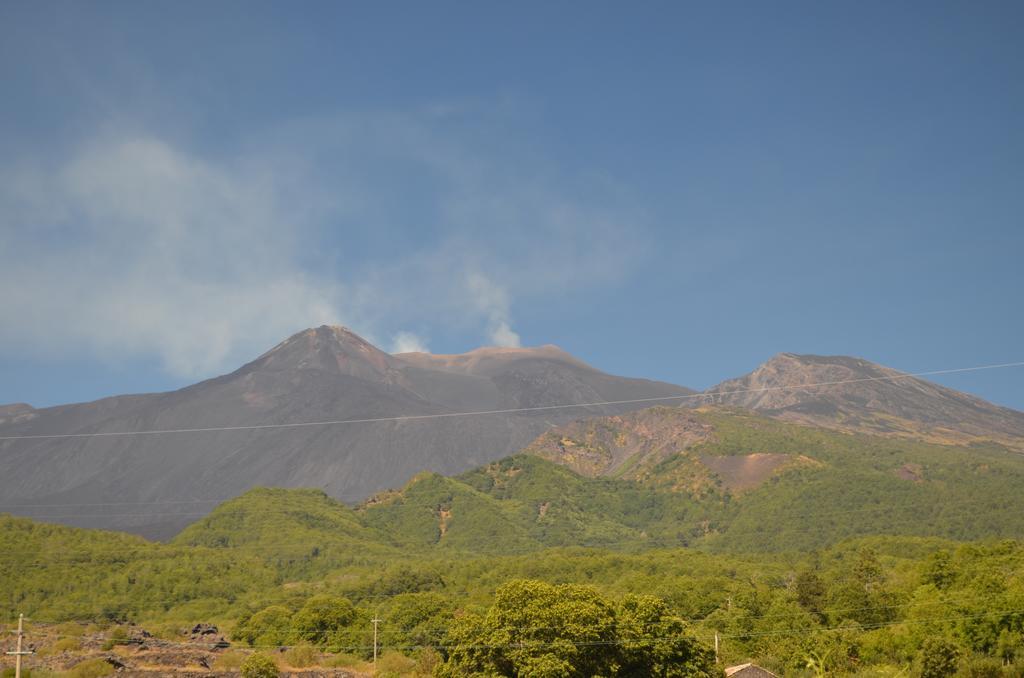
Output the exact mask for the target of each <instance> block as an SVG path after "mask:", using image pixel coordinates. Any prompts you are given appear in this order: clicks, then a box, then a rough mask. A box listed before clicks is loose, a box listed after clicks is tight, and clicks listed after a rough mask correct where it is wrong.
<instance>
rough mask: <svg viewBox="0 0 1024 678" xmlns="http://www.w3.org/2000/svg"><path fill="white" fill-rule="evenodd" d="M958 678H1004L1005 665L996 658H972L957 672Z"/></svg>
mask: <svg viewBox="0 0 1024 678" xmlns="http://www.w3.org/2000/svg"><path fill="white" fill-rule="evenodd" d="M956 675H957V677H958V678H1003V676H1005V675H1006V673H1005V672H1004V671H1003V663H1002V662H1001V661H999V660H998V659H996V658H995V657H971V658H970V659H968V660H967V661H965V662H963V664H961V666H960V670H959V671H957V672H956Z"/></svg>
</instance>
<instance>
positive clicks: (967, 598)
mask: <svg viewBox="0 0 1024 678" xmlns="http://www.w3.org/2000/svg"><path fill="white" fill-rule="evenodd" d="M696 416H699V417H701V418H703V420H704V421H705V422H706V423H707V424H708V425H710V426H711V427H712V429H713V435H711V436H709V437H708V438H707V439H706V440H704V441H703V442H701V443H699V444H697V445H695V446H693V447H692V448H689V449H687V450H685V453H682V454H677V455H666V456H665V457H664V458H662V459H661V460H660V461H659V462H658V463H657V464H655V465H654V467H653V468H655V470H657V468H658V467H659V466H661V467H662V468H663V469H665V470H666V472H667V473H670V474H673V473H674V474H675V477H683V476H684V475H685V474H687V473H698V472H699V473H700V474H704V475H705V477H706V478H707V479H708V484H705V485H704V486H702V489H701V490H700V491H699V492H696V493H693V494H691V493H688V492H685V491H681V490H680V489H679V488H678V486H674V487H670V488H666V487H665V486H664V485H662V484H660V483H658V482H656V481H652V480H651V478H650V477H649V476H644V477H640V478H636V479H632V480H625V479H621V478H610V477H584V476H580V475H578V474H576V473H574V472H573V471H571V470H569V469H568V468H566V467H564V466H561V465H559V464H556V463H554V462H552V461H548V460H545V459H541V458H539V457H535V456H530V455H518V456H515V457H511V458H508V459H505V460H502V461H499V462H496V463H494V464H490V465H488V466H486V467H483V468H480V469H476V470H474V471H471V472H469V473H466V474H463V475H461V476H459V477H456V478H446V477H442V476H438V475H436V474H430V473H425V474H421V475H420V476H418V477H416V478H414V479H413V480H412V481H411V482H410V483H409V484H408V485H407V486H406V487H404V488H402V489H401V490H397V491H392V492H388V493H384V494H382V495H380V496H378V497H376V498H374V499H372V500H370V501H368V502H366V503H365V504H363V505H361V506H357V507H354V508H353V507H349V506H347V505H345V504H342V503H340V502H338V501H335V500H333V499H331V498H329V497H327V496H326V495H324V494H323V493H322V492H319V491H315V490H278V489H256V490H253V491H250V492H248V493H246V494H245V495H243V496H241V497H238V498H236V499H234V500H231V501H229V502H226V503H225V504H223V505H222V506H220V507H218V508H217V509H216V510H215V511H214V512H213V513H212V514H210V515H209V516H207V517H206V518H204V519H202V520H200V521H198V522H197V523H195V524H194V525H192V526H191V527H189V528H188V529H186V530H185V531H184V532H182V533H181V534H180V535H178V537H176V538H175V539H174V540H173V541H172V542H170V543H166V544H161V543H151V542H146V541H144V540H142V539H139V538H135V537H130V536H127V535H122V534H116V533H104V532H96V531H86V530H78V529H73V528H66V527H57V526H53V525H46V524H42V523H38V522H34V521H31V520H27V519H21V518H13V517H3V518H0V608H2V613H3V614H4V615H5V616H6V617H8V618H12V617H14V616H15V615H16V613H18V612H24V613H26V614H28V615H30V616H31V617H32V618H33V619H35V620H36V621H37V623H45V622H54V623H56V622H61V621H65V620H69V619H77V620H83V621H93V622H100V623H111V622H123V621H133V622H139V623H143V624H145V625H147V626H148V627H150V628H151V629H153V630H156V631H160V632H161V633H163V634H164V635H167V636H169V637H175V634H176V630H177V629H180V628H184V627H187V626H190V625H192V624H194V623H196V622H200V621H212V622H216V623H218V624H220V625H222V626H223V627H225V628H227V629H229V630H232V631H231V632H232V633H233V634H234V637H235V639H236V640H237V641H238V642H240V643H243V644H245V645H249V644H251V645H255V646H260V645H275V646H276V645H281V644H285V645H290V644H299V643H312V644H313V645H315V646H317V647H319V648H322V649H325V650H332V651H337V652H347V653H349V654H353V655H365V653H366V652H367V651H368V647H369V643H370V642H371V637H370V635H368V634H370V633H371V625H370V623H369V620H370V619H371V618H372V617H373V616H374V615H377V616H379V617H380V618H383V619H385V620H386V623H385V624H384V625H383V627H382V629H381V634H382V635H381V639H382V642H383V643H384V644H385V645H387V646H389V647H391V648H394V649H396V650H400V651H401V652H404V653H406V654H408V655H410V656H411V655H416V656H419V655H418V654H417V653H422V652H423V651H424V650H423V649H422V648H424V647H430V648H432V649H431V650H430V651H431V652H434V653H436V655H437V656H436V657H435V659H436V660H437V661H442V662H443V660H445V659H446V658H447V659H449V660H450V661H452V662H460V661H470V662H472V661H478V660H479V661H485V660H486V661H490V660H489V659H486V658H485V659H481V658H480V657H476V656H474V657H470V656H468V655H459V656H461V657H462V658H461V659H458V658H456V655H457V654H458V653H457V652H456V651H455V649H453V648H457V647H459V646H460V643H461V644H463V645H464V644H465V643H467V642H470V641H469V640H467V639H472V638H477V639H478V640H479V639H480V638H485V639H486V638H492V637H496V636H494V634H499V635H500V634H501V633H504V631H502V630H501V629H502V628H504V627H502V626H501V625H500V624H499V625H498V626H494V627H493V628H492V627H487V628H490V629H491V630H490V631H480V630H479V629H474V628H470V627H472V624H470V627H467V626H466V624H465V623H462V622H459V623H456V620H457V619H462V618H463V617H465V615H476V616H475V617H474V616H470V617H466V618H468V619H479V620H485V619H488V618H489V617H488V614H492V616H493V615H498V616H497V617H494V618H495V619H500V618H502V617H501V616H500V615H501V613H500V611H499V612H493V613H489V612H488V608H489V607H490V606H491V605H492V604H494V603H495V598H494V596H495V592H496V591H498V590H499V589H500V588H501V587H502V586H503V585H505V584H506V583H507V582H510V581H517V580H531V581H532V580H536V581H543V582H549V583H551V584H579V585H584V586H589V587H592V588H593V590H594V591H595V592H596V595H599V596H603V597H604V598H605V600H606V602H600V601H598V600H597V599H594V601H592V603H593V604H594V605H598V606H601V605H606V606H607V609H608V610H610V611H612V612H614V611H615V610H618V612H615V614H626V612H624V610H626V609H627V608H629V606H630V605H633V606H634V607H635V606H636V605H638V604H639V603H636V602H635V601H634V602H631V603H627V600H632V599H629V598H628V596H630V595H631V594H649V595H652V596H654V598H656V599H657V600H658V601H661V602H659V603H657V604H655V603H653V602H650V601H647V602H645V603H644V605H646V606H648V607H645V608H644V609H661V608H659V607H658V605H664V606H665V607H664V610H663V612H659V613H658V614H659V615H662V616H663V617H664V620H663V622H664V624H668V626H666V627H665V628H669V627H671V628H673V629H676V628H678V629H684V630H685V633H687V634H689V633H692V634H694V637H695V638H696V639H697V642H698V643H702V644H703V647H705V648H707V647H710V644H711V642H712V639H713V636H714V634H715V632H717V633H718V634H719V639H720V641H721V644H722V654H723V660H725V661H737V662H738V661H741V660H747V659H756V660H758V661H759V662H761V663H764V664H766V665H768V666H770V667H774V668H776V669H778V670H780V671H785V672H787V675H790V674H793V673H795V672H796V671H798V670H804V669H806V665H807V663H808V661H811V662H812V663H814V662H818V663H819V664H824V665H827V667H828V671H830V672H832V673H837V672H838V673H851V674H856V673H866V672H867V673H869V672H870V671H874V670H875V668H872V667H888V668H881V669H878V670H880V671H890V674H892V675H894V673H893V672H896V671H899V670H900V667H911V666H917V664H914V662H920V661H923V659H922V657H921V656H920V653H921V648H922V646H923V639H924V638H926V637H939V638H942V639H945V641H948V643H950V644H951V645H950V647H952V648H953V649H954V650H955V652H957V653H959V654H958V655H957V656H958V657H960V659H958V660H957V661H958V662H960V663H961V664H964V665H965V666H967V665H968V664H970V665H973V664H972V662H973V663H978V662H980V664H979V666H981V665H983V664H984V662H985V661H989V660H986V659H985V657H989V658H990V659H991V660H992V661H996V660H997V659H998V661H999V662H1003V663H1007V664H1008V665H1009V664H1010V663H1011V660H1014V661H1015V658H1016V657H1017V654H1018V653H1021V652H1024V649H1022V648H1021V642H1022V640H1021V633H1022V632H1024V545H1022V544H1021V542H1020V541H1019V540H1020V539H1021V537H1022V536H1024V502H1022V500H1021V498H1020V493H1019V488H1020V487H1024V484H1022V481H1024V460H1022V458H1021V457H1020V456H1019V455H1016V454H1014V453H1011V452H1008V451H1007V450H1004V449H1001V448H998V447H976V448H957V447H947V446H939V445H932V444H924V443H916V442H913V441H907V440H897V439H889V438H878V437H869V436H855V435H848V434H842V433H835V432H828V431H822V430H817V429H811V428H806V427H801V426H796V425H791V424H786V423H781V422H778V421H773V420H768V419H764V418H761V417H756V416H752V415H747V414H743V413H739V412H735V411H705V412H700V413H698V414H697V415H696ZM611 439H614V438H611ZM765 459H769V460H774V461H772V464H773V465H772V466H770V467H763V468H762V467H760V466H758V464H760V463H761V462H762V461H763V460H765ZM779 459H792V460H797V461H796V462H795V463H788V462H787V463H782V464H778V463H776V462H777V460H779ZM723 460H724V461H723ZM682 465H690V466H691V467H692V468H690V469H680V468H679V467H680V466H682ZM697 465H700V466H701V467H700V468H697ZM712 469H722V475H719V474H718V473H716V472H714V471H713V470H712ZM736 469H739V470H738V471H736ZM766 469H767V470H766ZM734 471H735V472H734ZM740 472H742V473H744V474H746V476H743V478H742V480H743V483H745V484H740V483H737V482H736V478H739V477H740V476H739V475H737V473H740ZM730 474H732V475H730ZM752 477H753V478H755V479H756V480H757V482H756V483H753V484H751V483H750V482H749V480H750V478H752ZM524 590H531V591H533V590H535V589H532V588H528V589H524ZM536 590H540V589H536ZM560 590H561V589H560ZM565 590H566V591H568V590H569V589H565ZM573 590H574V591H575V589H573ZM577 594H578V595H582V596H583V597H584V598H586V597H587V595H589V594H582V593H578V592H577V593H574V594H573V595H577ZM543 595H545V596H546V595H549V594H548V593H544V594H543ZM588 604H590V603H588ZM651 605H653V606H654V607H650V606H651ZM623 606H625V607H623ZM602 609H604V608H602ZM629 609H633V608H629ZM602 614H603V613H602ZM629 614H633V612H630V613H629ZM324 615H326V616H324ZM664 615H668V616H664ZM670 617H671V619H678V620H680V621H678V622H676V621H671V620H670V619H669V618H670ZM658 618H659V619H661V618H662V617H658ZM311 620H312V621H311ZM325 620H326V621H325ZM663 622H662V621H658V622H657V624H662V623H663ZM480 623H481V624H483V623H484V622H480ZM651 623H652V624H654V626H651V628H655V627H656V626H657V624H655V623H654V622H651ZM680 623H682V624H684V626H682V627H679V626H677V625H678V624H680ZM311 624H312V626H310V625H311ZM310 628H315V629H319V630H317V631H315V633H314V632H313V631H309V629H310ZM481 628H483V627H481ZM615 628H619V627H618V626H616V627H615ZM622 628H627V627H622ZM659 628H660V627H659ZM478 631H479V633H483V634H484V635H482V636H481V635H478ZM682 632H683V631H682V630H681V631H680V633H682ZM616 633H617V632H616ZM311 634H312V635H311ZM617 638H618V636H613V639H616V640H615V642H616V643H617V642H620V641H619V640H617ZM473 642H476V641H473ZM481 642H483V641H481ZM486 642H491V641H490V640H487V641H486ZM552 642H554V641H552ZM559 642H561V641H559ZM622 642H625V641H622ZM630 642H647V641H646V640H644V639H643V638H640V639H639V641H637V638H636V637H635V634H634V637H633V641H630ZM946 649H949V648H946ZM951 651H952V650H951ZM453 653H454V654H453ZM541 654H543V653H541ZM537 656H540V655H537ZM608 656H614V657H618V659H617V661H618V660H622V657H624V656H625V655H619V654H614V655H608ZM695 656H700V655H699V653H698V655H695ZM528 659H529V661H531V662H533V661H538V662H542V663H543V662H546V661H548V660H547V659H543V658H540V659H538V658H537V657H535V656H534V655H533V654H530V655H529V657H528ZM502 661H504V660H502ZM510 661H511V660H510ZM524 661H525V659H524ZM623 661H624V660H623ZM631 661H632V660H631ZM428 663H429V662H428ZM444 665H446V666H447V665H448V664H444ZM452 666H454V664H452ZM449 668H450V666H449ZM438 670H439V671H440V670H441V669H438ZM445 670H448V669H445ZM915 670H916V669H915ZM890 674H884V673H876V674H874V675H890ZM449 675H455V674H449ZM559 675H560V674H559ZM979 675H980V674H979ZM986 675H989V674H986Z"/></svg>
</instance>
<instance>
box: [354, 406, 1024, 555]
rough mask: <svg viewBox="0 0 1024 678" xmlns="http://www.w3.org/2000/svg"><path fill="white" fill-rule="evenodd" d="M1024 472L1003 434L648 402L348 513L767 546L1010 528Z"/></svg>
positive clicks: (439, 538)
mask: <svg viewBox="0 0 1024 678" xmlns="http://www.w3.org/2000/svg"><path fill="white" fill-rule="evenodd" d="M680 431H685V432H689V433H693V432H694V431H695V432H696V434H694V435H690V436H689V437H683V436H680V435H679V432H680ZM593 459H597V460H604V461H603V463H604V465H603V466H601V465H598V464H594V463H592V462H591V461H590V460H593ZM631 459H632V460H634V461H633V462H632V463H631V462H630V460H631ZM607 460H622V461H617V462H615V461H612V462H611V463H608V462H607ZM578 470H581V471H583V472H584V473H585V475H581V474H580V473H578V472H577V471H578ZM1022 483H1024V458H1022V457H1021V456H1020V455H1018V454H1016V453H1013V452H1010V451H1008V450H1006V449H1005V448H1002V447H999V446H987V447H986V446H980V444H979V446H974V447H972V448H958V447H950V446H942V444H935V443H928V442H922V441H915V440H909V439H903V438H892V437H885V436H872V435H864V434H854V435H851V434H848V433H843V432H837V431H829V430H826V429H821V428H810V427H807V426H804V425H798V424H794V423H788V422H784V421H779V420H775V419H770V418H766V417H763V416H759V415H755V414H752V413H750V412H749V411H748V412H744V411H741V410H728V409H721V408H703V409H699V410H680V409H678V408H654V409H650V410H645V411H642V412H636V413H630V414H627V415H622V416H611V417H603V418H599V419H594V420H588V421H582V422H573V423H570V424H567V425H563V426H560V427H558V428H556V429H554V430H552V431H550V432H548V433H545V434H544V435H542V436H540V438H539V439H538V440H537V441H535V443H534V444H531V446H529V447H527V448H526V453H525V454H520V455H516V456H514V457H510V458H507V459H503V460H500V461H497V462H493V463H490V464H487V465H485V466H482V467H480V468H477V469H474V470H472V471H468V472H466V473H463V474H461V475H459V476H457V477H442V476H439V475H437V474H431V473H425V474H421V475H418V476H417V477H415V478H414V479H413V480H411V481H410V482H409V483H408V484H407V485H406V486H404V488H402V489H401V490H398V491H392V492H389V493H384V494H382V495H380V496H378V497H375V498H373V499H372V500H370V501H369V502H367V503H365V504H364V505H361V506H359V507H356V509H355V511H356V513H357V514H358V515H360V516H361V519H362V520H364V522H365V523H366V524H368V525H371V526H374V527H375V528H377V529H378V531H380V532H381V533H382V534H385V535H387V536H388V537H389V539H391V540H393V542H392V543H394V544H399V545H406V546H408V547H411V548H440V549H445V550H451V549H469V550H473V551H474V552H478V553H479V552H496V553H503V552H520V551H522V550H530V549H538V548H542V547H564V546H601V547H607V548H616V549H617V548H622V549H626V550H635V549H641V550H642V549H649V548H657V547H662V546H669V547H678V546H691V547H702V548H710V549H715V550H723V551H743V552H765V551H785V550H808V549H813V548H820V547H823V546H827V545H829V544H834V543H837V542H839V541H841V540H843V539H848V538H851V537H859V536H869V535H913V536H923V537H924V536H928V537H945V538H951V539H980V538H982V537H1012V536H1015V535H1018V534H1021V531H1024V517H1022V516H1024V503H1022V500H1021V499H1020V493H1019V488H1020V486H1021V485H1022Z"/></svg>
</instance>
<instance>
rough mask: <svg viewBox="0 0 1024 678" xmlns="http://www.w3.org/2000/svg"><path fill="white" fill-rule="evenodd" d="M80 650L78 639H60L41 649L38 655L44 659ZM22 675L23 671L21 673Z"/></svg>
mask: <svg viewBox="0 0 1024 678" xmlns="http://www.w3.org/2000/svg"><path fill="white" fill-rule="evenodd" d="M81 649H82V643H81V641H80V640H79V639H78V638H60V639H59V640H57V641H56V642H54V643H53V645H51V646H49V647H46V648H43V649H42V650H40V651H39V655H40V656H42V657H46V656H48V655H51V654H60V653H61V652H77V651H78V650H81ZM21 673H22V675H24V673H25V672H24V671H22V672H21Z"/></svg>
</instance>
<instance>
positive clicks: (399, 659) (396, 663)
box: [377, 651, 416, 678]
mask: <svg viewBox="0 0 1024 678" xmlns="http://www.w3.org/2000/svg"><path fill="white" fill-rule="evenodd" d="M415 668H416V660H414V659H409V658H408V657H406V656H405V655H404V654H402V653H401V652H394V651H391V652H385V653H384V654H383V655H381V656H380V658H379V659H378V660H377V675H378V676H380V678H398V677H399V676H404V675H407V674H409V673H411V672H412V671H413V669H415Z"/></svg>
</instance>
